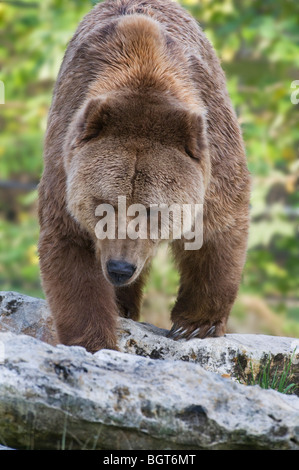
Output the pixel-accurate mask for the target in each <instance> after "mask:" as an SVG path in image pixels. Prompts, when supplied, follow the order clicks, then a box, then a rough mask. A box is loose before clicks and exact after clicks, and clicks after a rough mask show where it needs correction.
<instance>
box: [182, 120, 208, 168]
mask: <svg viewBox="0 0 299 470" xmlns="http://www.w3.org/2000/svg"><path fill="white" fill-rule="evenodd" d="M185 126H186V127H185V136H184V137H185V138H184V151H185V153H186V154H187V155H188V156H189V157H190V158H192V159H194V160H200V159H201V156H202V154H203V152H204V151H205V150H206V148H207V137H206V130H205V123H204V119H203V116H202V115H201V114H197V113H190V112H188V113H187V114H186V115H185Z"/></svg>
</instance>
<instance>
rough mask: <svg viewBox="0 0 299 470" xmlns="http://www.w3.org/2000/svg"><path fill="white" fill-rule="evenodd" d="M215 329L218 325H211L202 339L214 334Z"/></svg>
mask: <svg viewBox="0 0 299 470" xmlns="http://www.w3.org/2000/svg"><path fill="white" fill-rule="evenodd" d="M215 329H216V326H215V325H213V326H211V328H209V329H208V331H207V332H206V334H205V335H204V336H203V337H202V339H204V338H207V337H208V336H210V335H212V334H213V333H214V331H215Z"/></svg>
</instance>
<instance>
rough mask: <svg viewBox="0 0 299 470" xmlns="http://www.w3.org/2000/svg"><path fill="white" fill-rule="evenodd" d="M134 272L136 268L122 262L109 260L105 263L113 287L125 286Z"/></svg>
mask: <svg viewBox="0 0 299 470" xmlns="http://www.w3.org/2000/svg"><path fill="white" fill-rule="evenodd" d="M135 271H136V266H134V265H133V264H131V263H128V262H127V261H123V260H114V259H112V260H109V261H108V262H107V272H108V275H109V278H110V280H111V282H112V283H113V284H114V285H115V286H121V285H122V284H125V283H126V282H127V281H129V279H131V277H132V276H133V274H134V273H135Z"/></svg>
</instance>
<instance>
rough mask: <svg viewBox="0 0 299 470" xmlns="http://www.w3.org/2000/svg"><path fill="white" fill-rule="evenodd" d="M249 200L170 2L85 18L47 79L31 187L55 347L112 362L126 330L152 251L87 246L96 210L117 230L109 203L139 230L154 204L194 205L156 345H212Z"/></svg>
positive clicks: (181, 15) (213, 90) (217, 71)
mask: <svg viewBox="0 0 299 470" xmlns="http://www.w3.org/2000/svg"><path fill="white" fill-rule="evenodd" d="M249 195H250V177H249V172H248V169H247V164H246V158H245V152H244V146H243V140H242V136H241V132H240V128H239V125H238V122H237V118H236V115H235V113H234V111H233V109H232V105H231V102H230V98H229V96H228V93H227V89H226V82H225V76H224V73H223V71H222V69H221V66H220V62H219V60H218V59H217V57H216V54H215V52H214V50H213V48H212V46H211V44H210V43H209V41H208V40H207V38H206V37H205V35H204V34H203V32H202V30H201V29H200V27H199V25H198V24H197V22H196V21H195V20H194V19H193V18H192V17H191V16H190V15H189V13H187V12H186V11H185V10H184V9H183V8H182V7H181V6H180V5H178V4H177V3H175V2H172V1H171V0H147V1H144V0H107V1H105V2H104V3H100V4H98V5H96V6H95V7H94V8H93V9H92V11H91V12H90V13H89V14H87V16H86V17H85V18H84V19H83V21H82V22H81V24H80V25H79V27H78V29H77V31H76V33H75V35H74V36H73V38H72V40H71V41H70V43H69V46H68V48H67V51H66V54H65V57H64V60H63V63H62V66H61V69H60V73H59V76H58V79H57V82H56V86H55V90H54V96H53V101H52V106H51V109H50V112H49V119H48V127H47V132H46V138H45V145H44V172H43V176H42V179H41V182H40V185H39V221H40V239H39V255H40V268H41V276H42V282H43V288H44V291H45V295H46V298H47V300H48V303H49V306H50V309H51V311H52V314H53V316H54V319H55V324H56V328H57V332H58V336H59V340H60V341H61V342H62V343H64V344H66V345H81V346H84V347H85V348H86V349H87V350H89V351H91V352H94V351H97V350H99V349H101V348H110V349H115V348H117V341H116V326H117V318H118V316H119V315H122V316H126V317H129V318H132V319H134V320H137V319H138V316H139V310H140V304H141V300H142V289H143V286H144V283H145V281H146V275H147V273H148V271H149V267H150V262H151V259H152V257H153V256H154V255H155V251H156V248H157V246H158V245H159V243H160V242H161V241H162V240H161V237H160V238H159V237H158V239H157V238H156V239H151V238H150V237H143V238H142V237H139V238H138V237H137V238H135V239H134V237H129V236H128V234H127V233H126V234H125V236H121V237H120V236H119V237H117V236H116V237H114V238H113V237H111V238H108V237H106V238H104V237H102V238H101V237H99V236H98V235H97V233H96V232H97V231H96V227H97V224H98V223H99V220H102V219H100V218H99V213H97V208H98V207H100V206H101V205H104V207H106V206H108V205H109V207H113V208H114V209H115V215H116V218H117V217H118V218H117V220H118V222H117V221H116V225H117V224H120V220H121V217H123V215H122V214H120V210H119V206H118V203H119V198H120V197H125V199H126V204H127V206H130V205H134V204H137V205H138V204H139V205H142V206H143V207H145V208H146V214H147V216H148V214H149V213H150V211H151V207H154V206H155V205H156V206H157V205H159V204H164V206H166V207H169V206H170V205H171V204H178V205H183V204H186V205H187V204H191V205H192V204H193V205H196V204H197V203H199V204H202V205H203V215H202V221H203V241H202V246H201V247H200V249H196V250H190V249H185V245H184V233H182V237H181V238H179V237H176V238H175V237H173V238H172V239H171V240H170V246H171V248H172V251H173V255H174V259H175V261H176V263H177V267H178V270H179V273H180V287H179V291H178V297H177V300H176V303H175V305H174V307H173V310H172V312H171V319H172V322H173V327H172V329H171V330H170V332H169V335H168V336H169V337H170V338H172V339H174V340H177V339H187V340H188V339H190V338H194V337H198V338H205V337H207V336H221V335H223V334H224V333H225V327H226V322H227V319H228V315H229V313H230V310H231V307H232V305H233V303H234V301H235V298H236V295H237V292H238V288H239V284H240V280H241V274H242V270H243V266H244V262H245V257H246V249H247V236H248V225H249ZM102 215H103V213H102ZM106 215H107V214H106ZM130 220H131V221H132V217H130V216H129V214H127V213H126V214H125V216H124V218H123V219H122V221H123V222H124V224H125V227H126V224H129V221H130ZM194 221H195V216H193V218H192V224H194ZM159 233H160V234H161V231H160V232H159ZM170 238H171V237H170Z"/></svg>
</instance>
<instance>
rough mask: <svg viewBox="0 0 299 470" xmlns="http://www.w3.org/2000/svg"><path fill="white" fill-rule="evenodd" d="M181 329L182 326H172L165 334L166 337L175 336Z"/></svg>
mask: <svg viewBox="0 0 299 470" xmlns="http://www.w3.org/2000/svg"><path fill="white" fill-rule="evenodd" d="M182 329H183V327H182V326H181V327H180V328H174V327H172V328H171V330H170V331H169V332H168V334H167V335H166V336H167V338H173V339H174V338H176V337H177V336H178V335H179V333H180V332H181V330H182Z"/></svg>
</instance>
